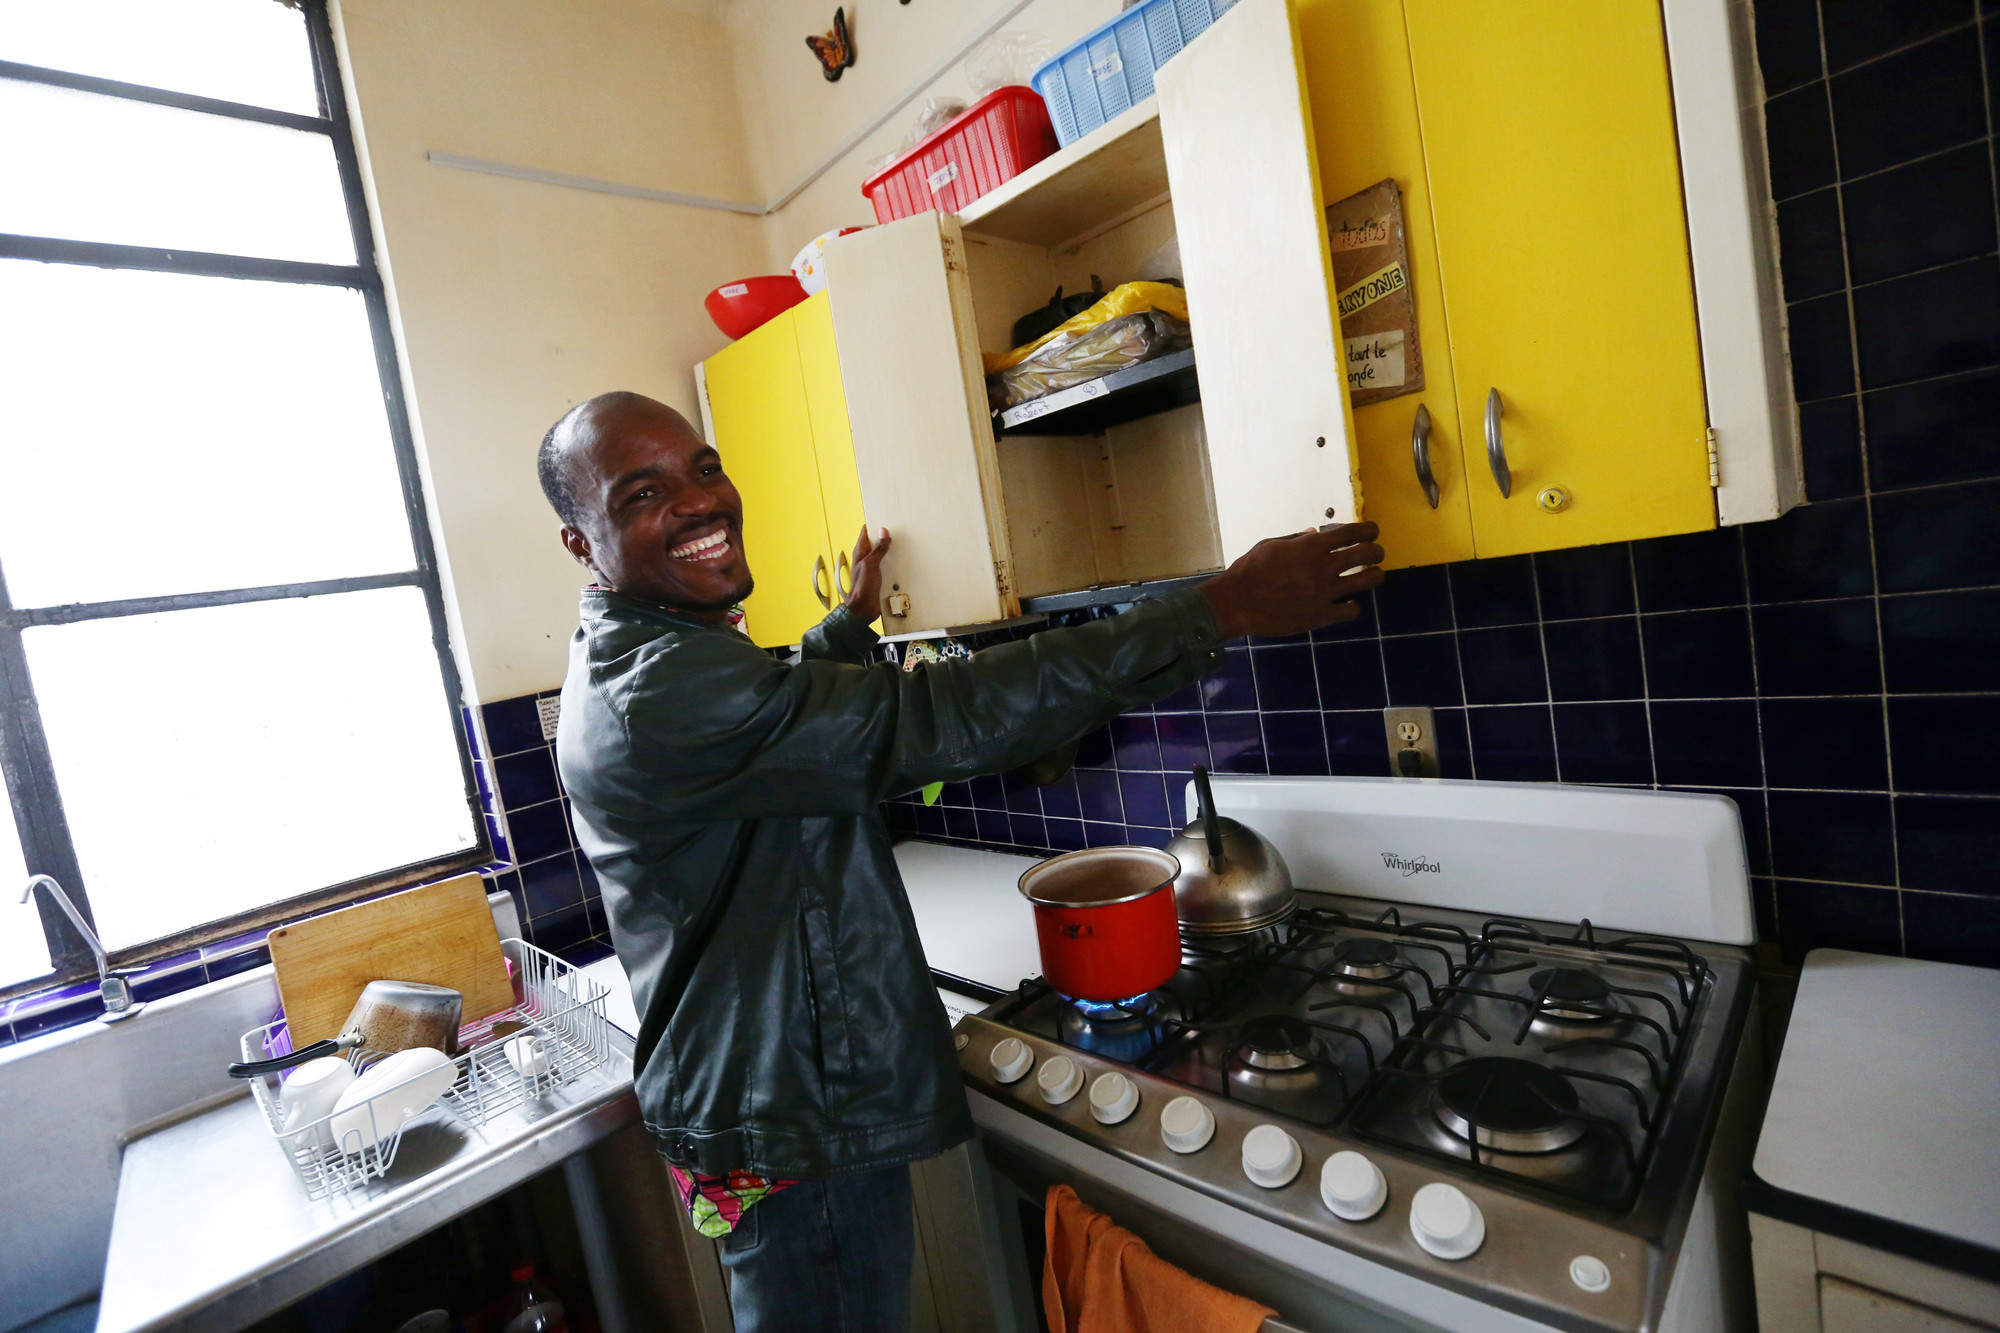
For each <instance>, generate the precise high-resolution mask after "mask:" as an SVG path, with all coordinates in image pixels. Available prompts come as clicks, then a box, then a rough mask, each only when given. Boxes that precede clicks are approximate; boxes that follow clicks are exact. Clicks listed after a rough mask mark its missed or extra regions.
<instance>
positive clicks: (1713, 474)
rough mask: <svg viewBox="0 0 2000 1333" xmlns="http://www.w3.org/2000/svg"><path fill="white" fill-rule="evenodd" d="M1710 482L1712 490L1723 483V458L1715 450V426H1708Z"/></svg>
mask: <svg viewBox="0 0 2000 1333" xmlns="http://www.w3.org/2000/svg"><path fill="white" fill-rule="evenodd" d="M1708 484H1709V488H1710V489H1711V490H1713V489H1716V488H1719V487H1720V486H1721V485H1722V460H1721V459H1720V458H1719V457H1717V455H1716V452H1715V427H1713V426H1710V427H1709V428H1708Z"/></svg>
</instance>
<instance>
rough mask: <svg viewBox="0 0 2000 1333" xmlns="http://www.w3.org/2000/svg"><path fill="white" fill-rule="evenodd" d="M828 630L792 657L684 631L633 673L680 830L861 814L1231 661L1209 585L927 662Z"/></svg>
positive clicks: (655, 766) (733, 638)
mask: <svg viewBox="0 0 2000 1333" xmlns="http://www.w3.org/2000/svg"><path fill="white" fill-rule="evenodd" d="M857 630H858V631H859V635H857V634H856V633H855V631H857ZM815 635H816V636H817V637H818V642H817V643H813V644H809V645H808V651H807V654H806V655H805V657H804V660H802V661H801V662H799V663H797V664H795V665H786V664H784V663H781V662H778V661H777V660H775V659H774V658H772V657H771V656H770V655H769V654H768V653H765V652H763V651H761V650H759V649H757V648H755V647H754V646H753V645H751V644H750V643H748V642H747V641H746V640H744V639H742V638H741V637H740V636H738V635H734V634H727V633H693V634H669V635H665V636H662V637H661V638H658V639H656V640H654V641H653V642H651V643H649V644H647V645H646V646H645V647H644V648H643V649H641V650H640V651H639V654H638V655H637V657H638V660H636V661H633V662H632V663H630V667H631V669H630V670H627V671H623V672H620V673H619V674H620V677H621V678H620V679H619V680H618V682H617V684H618V686H622V687H623V688H624V690H625V691H626V692H627V693H626V697H625V698H624V699H623V700H621V701H620V702H621V704H622V707H620V708H619V709H618V710H617V711H618V713H619V715H620V716H622V718H623V720H624V725H625V729H626V736H625V738H624V739H625V742H626V746H627V747H628V754H629V755H630V759H631V762H632V764H633V766H634V768H635V769H637V770H638V771H639V773H641V774H643V780H642V782H641V784H640V785H641V786H642V787H643V788H644V789H645V790H647V791H648V792H650V793H651V794H652V797H653V799H654V800H656V801H657V802H658V808H659V809H661V810H662V811H671V812H672V817H673V819H674V820H676V821H677V822H679V821H689V822H695V821H707V820H730V819H761V818H799V817H812V816H839V815H860V814H863V813H865V812H867V811H869V810H872V809H873V808H874V806H875V805H876V804H877V803H878V802H880V801H881V800H882V799H883V798H884V797H886V796H891V795H894V794H897V793H900V792H905V791H910V790H913V789H915V788H917V787H921V786H923V785H924V784H925V783H929V782H936V781H950V780H954V779H959V778H967V777H972V776H975V775H977V774H982V773H993V772H999V771H1002V770H1005V769H1008V768H1013V767H1016V766H1018V765H1020V764H1024V763H1026V762H1027V761H1029V760H1030V759H1033V758H1035V757H1036V756H1038V755H1040V754H1043V753H1045V752H1047V751H1048V750H1050V749H1053V748H1054V747H1056V746H1057V745H1060V744H1062V743H1064V742H1066V741H1069V740H1071V739H1074V738H1075V737H1076V736H1078V735H1080V734H1082V733H1083V732H1085V731H1087V730H1089V729H1090V728H1092V727H1094V726H1098V725H1101V724H1102V723H1104V722H1106V721H1109V720H1110V719H1111V718H1112V717H1114V716H1116V715H1117V714H1119V713H1121V712H1123V711H1125V710H1126V709H1128V708H1132V707H1135V706H1137V705H1139V704H1143V703H1147V702H1150V701H1152V700H1154V699H1158V698H1161V697H1163V696H1164V695H1166V694H1169V693H1171V692H1172V691H1173V690H1175V689H1177V688H1179V687H1180V686H1182V685H1184V684H1186V683H1188V682H1189V681H1192V680H1194V679H1196V678H1198V677H1199V676H1201V675H1203V674H1205V673H1207V672H1208V671H1210V670H1213V669H1214V668H1215V667H1216V666H1218V665H1220V663H1221V661H1222V644H1221V638H1220V635H1219V634H1218V632H1217V630H1216V626H1215V619H1214V617H1213V616H1212V615H1211V614H1210V613H1209V610H1208V605H1207V602H1206V601H1205V600H1204V599H1203V598H1202V596H1201V594H1200V593H1199V592H1196V591H1193V590H1189V591H1185V592H1181V593H1176V594H1173V595H1171V596H1168V597H1164V598H1161V599H1159V600H1157V601H1153V602H1148V603H1145V604H1143V605H1140V606H1138V607H1135V608H1133V609H1132V610H1131V611H1129V612H1127V613H1125V614H1124V615H1121V616H1117V617H1114V618H1112V619H1108V620H1101V621H1094V622H1092V623H1090V624H1087V625H1080V626H1075V627H1072V628H1068V629H1058V630H1050V631H1048V632H1045V633H1042V634H1038V635H1035V636H1033V637H1031V638H1028V639H1023V640H1019V641H1016V642H1013V643H1006V644H999V645H996V646H994V647H991V648H988V649H985V650H984V651H982V652H979V653H977V654H975V655H974V656H973V657H972V658H971V659H970V660H967V661H955V662H946V663H938V664H933V665H927V666H923V667H919V668H918V669H916V670H915V671H910V672H905V671H903V670H901V669H900V668H898V667H896V666H894V665H892V664H888V663H875V664H871V665H855V664H853V658H851V657H848V659H847V660H845V661H843V660H838V659H840V658H842V657H847V655H848V653H850V652H852V651H853V650H854V649H855V647H856V646H858V645H859V643H860V635H866V636H867V638H868V639H869V640H871V641H872V640H873V637H874V636H873V635H872V634H871V633H869V632H868V631H867V629H866V627H865V626H861V625H859V623H858V622H857V621H855V620H854V618H853V617H851V616H848V615H847V614H846V612H845V611H844V610H842V611H838V612H836V613H835V614H834V615H833V616H830V617H828V619H827V621H826V622H825V623H823V624H822V625H821V626H820V627H819V629H817V630H815V631H814V633H813V635H809V636H808V638H809V639H811V638H813V637H814V636H815ZM867 646H868V647H872V642H870V643H869V644H868V645H867ZM861 652H862V654H865V652H866V648H865V647H864V648H862V649H861ZM820 653H824V654H825V655H823V656H822V655H817V654H820Z"/></svg>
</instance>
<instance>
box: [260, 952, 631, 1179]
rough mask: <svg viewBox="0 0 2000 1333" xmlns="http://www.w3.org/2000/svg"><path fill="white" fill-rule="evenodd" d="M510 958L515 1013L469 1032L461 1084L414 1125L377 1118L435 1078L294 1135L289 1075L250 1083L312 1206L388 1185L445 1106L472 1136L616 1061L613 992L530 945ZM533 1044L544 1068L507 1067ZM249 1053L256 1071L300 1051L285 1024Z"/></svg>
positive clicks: (263, 1034)
mask: <svg viewBox="0 0 2000 1333" xmlns="http://www.w3.org/2000/svg"><path fill="white" fill-rule="evenodd" d="M500 951H501V953H502V955H503V956H505V958H506V960H507V970H508V973H509V974H510V976H511V977H512V980H513V983H514V995H515V1003H514V1005H513V1007H511V1008H509V1009H505V1010H502V1011H501V1012H500V1013H497V1014H489V1015H487V1016H485V1017H483V1018H480V1019H479V1020H477V1021H476V1022H472V1023H468V1024H466V1025H465V1026H463V1027H461V1028H460V1029H459V1032H458V1046H459V1053H458V1055H457V1056H456V1057H455V1058H454V1060H453V1063H454V1064H455V1065H457V1067H458V1068H457V1077H456V1078H455V1079H454V1081H453V1083H452V1086H451V1087H450V1088H449V1089H448V1090H446V1092H445V1093H444V1094H443V1096H441V1097H439V1098H438V1100H437V1101H436V1102H435V1103H434V1104H433V1106H432V1107H431V1108H429V1109H427V1110H425V1111H424V1112H422V1113H420V1114H418V1115H416V1116H412V1117H411V1118H410V1119H409V1120H407V1121H405V1122H403V1123H401V1124H397V1125H388V1124H380V1125H378V1124H376V1123H375V1116H376V1108H377V1107H378V1106H380V1105H381V1104H382V1103H383V1102H384V1100H385V1099H386V1097H387V1094H388V1093H390V1092H393V1091H394V1090H395V1089H397V1088H401V1087H406V1086H408V1085H409V1084H411V1083H415V1082H417V1081H418V1080H419V1079H422V1078H425V1077H428V1076H429V1075H428V1073H419V1074H417V1075H415V1076H413V1077H411V1078H409V1079H406V1080H404V1082H402V1083H398V1084H393V1085H391V1086H389V1087H386V1088H384V1089H382V1091H381V1093H379V1094H377V1095H376V1096H374V1097H371V1098H370V1099H369V1100H368V1101H366V1102H364V1103H362V1104H361V1105H360V1106H359V1107H356V1108H352V1109H350V1110H348V1111H343V1112H329V1113H328V1114H327V1115H325V1116H323V1117H321V1118H320V1119H318V1120H314V1121H310V1122H308V1123H304V1124H298V1125H291V1126H287V1125H286V1124H285V1122H284V1104H283V1099H284V1074H261V1075H258V1076H257V1077H255V1078H253V1079H251V1080H250V1091H251V1095H252V1096H254V1097H255V1098H256V1099H257V1105H258V1107H259V1108H260V1109H261V1110H262V1111H263V1113H264V1123H265V1126H266V1127H267V1128H268V1129H269V1130H270V1133H271V1137H272V1138H273V1139H274V1140H276V1141H277V1144H278V1146H279V1148H280V1149H281V1150H283V1152H284V1154H285V1157H286V1159H287V1160H289V1161H290V1162H291V1164H292V1170H293V1171H294V1172H296V1173H297V1175H298V1177H299V1181H300V1183H301V1184H303V1185H304V1186H305V1191H306V1197H307V1198H309V1199H325V1198H331V1197H334V1196H336V1195H341V1194H348V1193H352V1192H354V1191H357V1190H359V1189H361V1188H362V1187H363V1186H365V1185H366V1184H367V1183H368V1182H369V1181H371V1180H374V1179H377V1178H379V1177H381V1176H383V1175H386V1174H387V1173H388V1171H389V1168H390V1167H392V1166H394V1165H395V1162H396V1150H397V1148H398V1147H400V1146H401V1144H402V1141H403V1135H404V1133H405V1132H406V1131H407V1130H408V1129H409V1127H410V1126H411V1125H413V1124H416V1123H418V1122H420V1121H423V1120H427V1119H430V1118H431V1116H432V1113H433V1112H434V1111H435V1110H436V1108H437V1107H439V1106H441V1107H443V1108H444V1110H445V1112H446V1114H448V1115H450V1116H452V1117H453V1118H455V1119H457V1120H459V1121H461V1122H462V1123H464V1124H466V1125H468V1126H478V1125H483V1124H485V1123H486V1122H487V1121H489V1120H491V1119H493V1118H494V1117H495V1116H497V1115H499V1114H501V1113H502V1112H504V1111H507V1110H510V1109H512V1108H514V1107H516V1106H519V1105H521V1104H522V1103H524V1102H527V1101H532V1100H534V1099H536V1098H541V1097H546V1096H548V1095H549V1094H550V1093H551V1092H554V1091H555V1090H556V1089H557V1088H560V1087H562V1086H563V1085H565V1084H567V1083H573V1082H575V1081H576V1080H577V1079H578V1078H580V1077H582V1076H583V1075H584V1074H586V1073H588V1072H589V1071H591V1070H593V1069H595V1068H597V1067H598V1066H599V1065H601V1064H603V1063H604V1062H605V1060H606V1059H608V1058H609V1057H610V1054H611V1027H610V1023H609V1021H608V1020H607V1019H606V1018H605V1016H604V997H605V995H606V994H608V993H609V992H608V988H607V987H605V986H604V985H603V984H602V983H600V982H597V981H595V980H593V979H592V978H590V977H588V976H585V975H584V974H583V973H582V972H581V971H579V970H578V969H577V968H574V967H572V966H570V965H569V964H568V963H565V962H564V961H563V960H562V959H560V958H557V957H556V956H555V955H553V954H549V953H545V952H543V951H542V950H540V949H537V948H536V947H535V946H534V945H532V944H529V943H527V942H526V941H524V940H518V939H510V940H502V941H501V942H500ZM510 1022H511V1023H519V1024H520V1025H521V1026H520V1027H519V1029H509V1030H505V1031H504V1032H503V1033H502V1034H500V1035H495V1032H494V1029H495V1028H496V1027H501V1026H502V1025H504V1024H506V1023H510ZM530 1036H532V1037H533V1039H534V1041H535V1043H537V1044H538V1045H539V1047H540V1051H541V1054H542V1055H543V1056H545V1057H546V1064H545V1065H544V1062H543V1060H542V1059H524V1060H522V1062H521V1064H522V1066H523V1068H517V1067H516V1065H515V1063H514V1062H513V1061H511V1060H509V1059H508V1058H507V1050H506V1048H507V1045H508V1043H509V1042H514V1041H519V1040H521V1039H522V1038H526V1037H530ZM242 1048H243V1058H244V1059H245V1060H246V1061H248V1060H260V1059H263V1058H265V1057H267V1056H275V1055H286V1054H289V1053H290V1051H291V1049H292V1044H291V1038H290V1034H289V1032H288V1030H287V1028H286V1026H285V1020H284V1019H282V1018H279V1019H277V1020H276V1021H274V1022H270V1023H266V1024H264V1025H263V1026H262V1027H257V1028H252V1029H251V1030H250V1031H248V1032H246V1033H244V1034H243V1040H242ZM517 1050H518V1048H517ZM386 1054H387V1052H383V1051H369V1050H355V1051H349V1052H347V1053H346V1055H345V1057H344V1058H345V1059H346V1060H347V1061H348V1062H349V1063H350V1064H352V1065H353V1066H354V1068H355V1072H356V1073H360V1072H361V1071H363V1070H365V1069H367V1068H368V1066H369V1065H371V1064H373V1063H375V1062H376V1061H377V1060H380V1059H382V1058H383V1057H384V1056H385V1055H386ZM290 1072H291V1071H289V1070H287V1071H285V1073H290ZM360 1117H365V1120H366V1125H367V1129H366V1131H365V1132H364V1131H363V1130H362V1129H361V1128H359V1127H358V1125H357V1124H356V1123H355V1122H356V1120H357V1119H358V1118H360ZM336 1118H339V1119H341V1120H343V1121H345V1122H347V1125H348V1127H347V1130H346V1133H345V1134H344V1135H343V1136H342V1137H343V1142H341V1143H335V1142H334V1141H333V1139H334V1135H333V1129H332V1122H333V1121H334V1120H335V1119H336Z"/></svg>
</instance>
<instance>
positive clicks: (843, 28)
mask: <svg viewBox="0 0 2000 1333" xmlns="http://www.w3.org/2000/svg"><path fill="white" fill-rule="evenodd" d="M806 45H807V46H809V47H811V48H812V53H813V54H814V55H815V56H817V57H819V72H820V73H822V74H824V75H826V81H827V82H828V83H838V82H839V81H840V75H841V72H842V71H843V70H845V69H846V68H847V67H848V66H849V65H852V64H853V63H854V38H853V36H852V35H851V34H849V33H848V31H847V9H846V7H845V6H842V7H841V8H839V9H836V10H834V11H833V31H832V32H830V33H828V34H827V35H826V36H824V37H808V38H806Z"/></svg>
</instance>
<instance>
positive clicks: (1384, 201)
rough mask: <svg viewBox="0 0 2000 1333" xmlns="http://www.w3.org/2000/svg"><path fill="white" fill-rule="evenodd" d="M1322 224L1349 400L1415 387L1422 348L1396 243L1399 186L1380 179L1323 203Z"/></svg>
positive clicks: (1371, 399)
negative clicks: (1329, 250)
mask: <svg viewBox="0 0 2000 1333" xmlns="http://www.w3.org/2000/svg"><path fill="white" fill-rule="evenodd" d="M1326 231H1327V240H1328V242H1329V243H1330V244H1331V245H1332V248H1333V287H1334V292H1335V300H1336V304H1337V306H1338V308H1339V310H1340V336H1341V340H1342V341H1343V342H1344V343H1345V344H1346V352H1347V395H1348V398H1349V400H1350V401H1351V402H1352V403H1353V404H1354V406H1356V407H1362V406H1365V405H1366V404H1368V403H1378V402H1380V401H1382V400H1383V399H1384V398H1395V397H1397V396H1399V395H1401V394H1406V393H1416V392H1417V391H1418V390H1420V389H1422V388H1423V387H1424V354H1423V348H1422V347H1421V346H1420V345H1419V344H1418V341H1417V303H1416V301H1415V299H1414V298H1413V297H1412V296H1411V295H1410V259H1409V252H1408V251H1407V249H1406V248H1405V247H1404V244H1403V192H1402V191H1401V190H1400V189H1398V188H1397V186H1396V182H1395V181H1393V180H1385V181H1382V182H1380V183H1379V184H1376V185H1371V186H1369V187H1368V188H1367V189H1365V190H1363V191H1362V192H1361V193H1360V194H1354V195H1349V196H1348V197H1347V198H1345V199H1343V200H1341V201H1340V202H1339V203H1337V204H1329V205H1327V209H1326Z"/></svg>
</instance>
